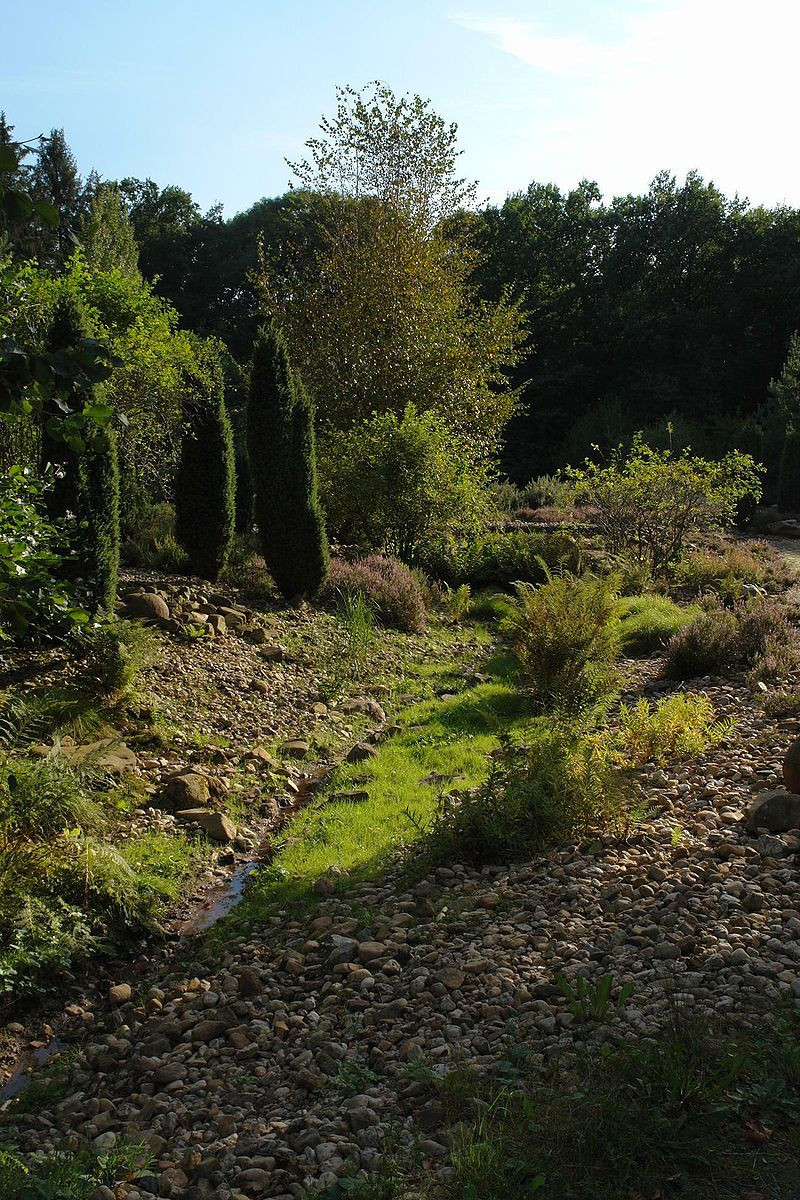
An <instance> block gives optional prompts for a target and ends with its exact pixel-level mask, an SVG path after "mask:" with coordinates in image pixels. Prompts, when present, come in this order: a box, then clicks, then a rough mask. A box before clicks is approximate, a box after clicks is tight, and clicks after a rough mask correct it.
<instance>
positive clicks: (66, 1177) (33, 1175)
mask: <svg viewBox="0 0 800 1200" xmlns="http://www.w3.org/2000/svg"><path fill="white" fill-rule="evenodd" d="M151 1162H152V1157H151V1156H150V1155H149V1154H148V1153H147V1151H146V1150H145V1147H144V1144H140V1145H133V1144H131V1143H129V1142H127V1141H125V1140H124V1139H120V1138H118V1139H117V1142H116V1144H115V1146H114V1147H113V1149H112V1150H109V1151H104V1152H102V1153H101V1152H99V1151H97V1150H94V1149H91V1150H78V1151H74V1150H53V1151H51V1152H50V1153H47V1154H45V1153H38V1154H34V1155H28V1156H24V1157H23V1156H22V1155H21V1154H20V1153H19V1151H18V1150H17V1149H16V1147H15V1146H13V1145H11V1144H8V1143H7V1144H5V1145H2V1146H0V1200H93V1197H95V1196H97V1195H98V1194H99V1192H98V1188H99V1187H100V1186H101V1185H103V1186H105V1187H108V1185H109V1184H111V1185H114V1184H116V1183H117V1182H118V1181H120V1180H123V1179H127V1178H130V1176H131V1174H132V1173H133V1170H134V1169H138V1171H139V1172H140V1173H141V1174H144V1173H145V1172H146V1169H147V1167H148V1165H149V1164H150V1163H151Z"/></svg>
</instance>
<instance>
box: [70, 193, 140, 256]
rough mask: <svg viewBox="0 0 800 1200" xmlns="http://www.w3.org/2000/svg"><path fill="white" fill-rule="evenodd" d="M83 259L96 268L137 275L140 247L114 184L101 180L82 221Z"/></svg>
mask: <svg viewBox="0 0 800 1200" xmlns="http://www.w3.org/2000/svg"><path fill="white" fill-rule="evenodd" d="M81 236H82V241H83V250H84V254H85V256H86V261H87V263H88V264H89V266H90V267H92V268H94V269H95V270H98V271H111V270H114V269H116V270H118V271H120V272H121V274H123V275H128V276H130V277H131V278H137V277H138V274H139V269H138V263H139V248H138V246H137V245H136V238H135V237H134V233H133V225H132V224H131V221H130V218H129V216H128V213H127V210H126V208H125V205H124V204H123V202H122V195H121V193H120V190H119V188H118V187H117V186H116V184H113V183H101V184H99V185H98V187H97V189H96V190H95V193H94V195H93V196H92V199H91V204H90V207H89V211H88V213H87V214H86V215H85V217H84V219H83V222H82V224H81Z"/></svg>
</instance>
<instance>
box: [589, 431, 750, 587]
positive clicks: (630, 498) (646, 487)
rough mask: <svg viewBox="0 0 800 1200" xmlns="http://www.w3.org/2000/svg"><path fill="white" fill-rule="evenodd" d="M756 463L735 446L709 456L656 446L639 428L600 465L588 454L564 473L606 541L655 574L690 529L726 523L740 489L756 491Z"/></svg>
mask: <svg viewBox="0 0 800 1200" xmlns="http://www.w3.org/2000/svg"><path fill="white" fill-rule="evenodd" d="M762 469H763V468H761V467H759V466H758V465H757V464H756V463H755V462H754V460H753V459H752V458H751V457H750V455H748V454H742V453H741V452H739V451H731V452H730V453H729V454H727V455H726V456H725V457H724V458H723V459H720V460H719V461H718V462H712V461H709V460H707V459H703V458H698V457H696V456H694V455H691V454H690V453H688V452H687V451H684V452H683V453H681V454H673V453H672V452H671V451H669V450H654V449H652V447H650V446H648V445H646V444H645V443H644V441H643V440H642V438H641V436H640V435H637V437H636V438H635V439H634V443H633V446H632V448H631V449H630V450H629V451H628V452H627V453H626V452H625V450H624V449H623V447H618V449H617V450H616V451H614V453H613V454H612V456H611V459H610V461H609V463H608V464H607V465H606V466H603V465H601V464H599V463H596V462H590V461H588V460H587V462H586V465H585V468H584V469H583V470H582V471H577V470H573V471H572V472H571V473H570V474H571V477H572V479H573V480H574V482H575V485H576V498H577V500H578V502H579V503H585V504H587V505H589V506H590V507H591V508H592V509H593V510H594V513H593V520H594V522H595V524H596V525H598V526H599V528H600V531H601V533H602V535H603V538H604V539H605V542H606V544H607V546H608V549H609V550H610V551H611V552H612V553H613V554H618V555H621V556H624V557H625V558H627V559H630V560H631V561H632V562H633V563H635V564H642V565H644V566H646V567H647V568H648V569H649V570H650V571H651V572H652V573H653V574H654V575H656V574H659V573H660V572H663V571H666V570H668V569H669V568H670V567H671V566H672V565H673V564H674V563H675V562H676V561H677V560H678V558H679V557H680V555H681V551H682V550H683V547H684V545H685V542H686V539H687V538H688V537H689V535H690V534H691V533H692V532H694V531H696V530H698V529H701V530H707V529H709V528H711V527H714V526H716V525H729V524H731V523H732V522H733V521H734V519H735V516H736V510H737V506H738V505H739V503H740V502H741V501H742V500H743V499H744V498H745V497H747V496H751V497H753V498H754V499H757V498H758V496H759V495H760V491H761V486H760V483H759V480H758V473H759V471H760V470H762Z"/></svg>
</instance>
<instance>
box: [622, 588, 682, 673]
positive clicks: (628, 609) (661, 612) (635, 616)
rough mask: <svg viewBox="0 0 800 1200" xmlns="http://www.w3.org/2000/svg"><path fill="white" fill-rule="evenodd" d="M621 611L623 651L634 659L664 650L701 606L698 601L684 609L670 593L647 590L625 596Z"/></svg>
mask: <svg viewBox="0 0 800 1200" xmlns="http://www.w3.org/2000/svg"><path fill="white" fill-rule="evenodd" d="M618 612H619V617H620V631H619V636H620V648H621V650H622V653H623V654H626V655H630V656H631V657H634V658H635V657H636V656H637V655H640V654H650V653H652V652H653V651H654V650H660V649H662V648H663V647H664V646H665V645H666V644H667V642H668V641H669V639H670V638H671V637H672V635H673V634H674V633H677V631H678V630H679V629H682V628H683V626H684V625H688V624H690V623H691V622H692V621H693V620H694V619H695V618H696V617H697V616H699V614H700V608H699V607H698V606H697V605H696V604H693V605H690V606H689V607H687V608H681V606H680V605H678V604H676V603H675V602H674V601H673V600H670V599H669V598H668V597H667V596H658V595H654V594H652V593H649V592H648V593H645V594H644V595H641V596H623V597H622V599H621V600H620V601H619V606H618Z"/></svg>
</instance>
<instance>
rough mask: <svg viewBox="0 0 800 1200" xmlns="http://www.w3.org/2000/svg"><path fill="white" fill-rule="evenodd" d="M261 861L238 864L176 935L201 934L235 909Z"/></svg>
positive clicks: (189, 935) (255, 860)
mask: <svg viewBox="0 0 800 1200" xmlns="http://www.w3.org/2000/svg"><path fill="white" fill-rule="evenodd" d="M262 865H263V864H262V860H261V859H253V860H251V861H250V862H245V863H240V864H239V866H238V867H236V868H235V869H234V870H233V872H232V873H231V875H230V878H229V879H228V880H227V882H226V883H225V884H223V885H222V886H221V887H219V888H218V889H216V890H215V891H213V892H211V893H210V894H209V895H208V896H207V897H206V899H205V900H204V901H203V903H202V904H201V905H200V907H199V908H198V909H197V911H196V912H194V913H192V915H191V917H189V918H188V920H186V921H184V922H183V924H182V925H181V926H180V928H179V930H178V933H179V934H180V936H181V937H191V936H192V934H194V933H202V932H203V930H205V929H210V928H211V926H212V925H216V923H217V921H219V920H220V918H222V917H224V916H225V915H226V913H229V912H230V911H231V909H232V908H235V907H236V905H237V904H238V903H239V901H240V900H241V899H242V896H243V895H244V889H245V885H246V883H247V881H248V879H249V878H250V876H251V875H252V874H253V872H254V871H257V870H258V868H259V867H260V866H262Z"/></svg>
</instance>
